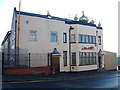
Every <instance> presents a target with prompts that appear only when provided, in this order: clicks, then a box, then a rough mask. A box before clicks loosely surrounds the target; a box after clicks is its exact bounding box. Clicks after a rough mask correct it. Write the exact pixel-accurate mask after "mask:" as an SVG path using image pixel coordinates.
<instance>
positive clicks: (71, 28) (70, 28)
mask: <svg viewBox="0 0 120 90" xmlns="http://www.w3.org/2000/svg"><path fill="white" fill-rule="evenodd" d="M73 29H74V28H73V27H72V26H70V27H69V65H70V72H71V30H73Z"/></svg>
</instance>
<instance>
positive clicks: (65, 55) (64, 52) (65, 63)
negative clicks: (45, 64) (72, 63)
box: [63, 51, 67, 66]
mask: <svg viewBox="0 0 120 90" xmlns="http://www.w3.org/2000/svg"><path fill="white" fill-rule="evenodd" d="M63 62H64V66H67V51H63Z"/></svg>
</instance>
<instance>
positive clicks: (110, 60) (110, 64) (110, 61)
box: [104, 53, 117, 70]
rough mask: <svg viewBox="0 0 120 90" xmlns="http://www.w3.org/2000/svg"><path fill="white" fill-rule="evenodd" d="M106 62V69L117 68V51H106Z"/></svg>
mask: <svg viewBox="0 0 120 90" xmlns="http://www.w3.org/2000/svg"><path fill="white" fill-rule="evenodd" d="M104 64H105V67H104V68H105V69H106V70H116V69H117V58H116V53H106V54H105V55H104Z"/></svg>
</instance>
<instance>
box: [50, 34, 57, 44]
mask: <svg viewBox="0 0 120 90" xmlns="http://www.w3.org/2000/svg"><path fill="white" fill-rule="evenodd" d="M52 35H56V36H55V39H54V40H53V39H52V38H53V37H52ZM50 42H54V43H56V42H58V33H57V32H51V33H50Z"/></svg>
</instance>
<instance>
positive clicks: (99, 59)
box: [98, 56, 102, 68]
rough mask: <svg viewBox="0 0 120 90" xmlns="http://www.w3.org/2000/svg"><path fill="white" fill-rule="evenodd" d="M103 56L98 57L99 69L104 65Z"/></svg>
mask: <svg viewBox="0 0 120 90" xmlns="http://www.w3.org/2000/svg"><path fill="white" fill-rule="evenodd" d="M101 64H102V63H101V56H98V67H99V68H102V65H101Z"/></svg>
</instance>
